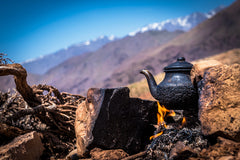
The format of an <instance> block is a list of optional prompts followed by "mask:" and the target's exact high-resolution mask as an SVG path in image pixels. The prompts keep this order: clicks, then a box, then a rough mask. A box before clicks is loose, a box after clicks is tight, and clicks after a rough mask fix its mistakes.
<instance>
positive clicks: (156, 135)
mask: <svg viewBox="0 0 240 160" xmlns="http://www.w3.org/2000/svg"><path fill="white" fill-rule="evenodd" d="M162 134H163V131H161V132H160V133H158V134H155V135H153V136H151V137H150V138H149V139H150V140H152V139H154V138H157V137H158V136H160V135H162Z"/></svg>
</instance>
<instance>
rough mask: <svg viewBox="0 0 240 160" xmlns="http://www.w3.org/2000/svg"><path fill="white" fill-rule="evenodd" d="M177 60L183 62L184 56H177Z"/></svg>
mask: <svg viewBox="0 0 240 160" xmlns="http://www.w3.org/2000/svg"><path fill="white" fill-rule="evenodd" d="M177 61H179V62H184V61H185V58H184V57H179V58H178V59H177Z"/></svg>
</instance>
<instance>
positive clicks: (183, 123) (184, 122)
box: [182, 117, 187, 126]
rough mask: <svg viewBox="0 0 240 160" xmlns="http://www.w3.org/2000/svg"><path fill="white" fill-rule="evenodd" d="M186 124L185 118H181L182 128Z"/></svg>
mask: <svg viewBox="0 0 240 160" xmlns="http://www.w3.org/2000/svg"><path fill="white" fill-rule="evenodd" d="M186 123H187V121H186V118H185V117H183V119H182V126H184V125H185V124H186Z"/></svg>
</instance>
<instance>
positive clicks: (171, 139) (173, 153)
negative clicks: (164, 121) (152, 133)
mask: <svg viewBox="0 0 240 160" xmlns="http://www.w3.org/2000/svg"><path fill="white" fill-rule="evenodd" d="M157 130H159V129H157ZM162 131H163V134H162V135H160V136H159V137H157V138H155V139H154V140H153V141H152V143H151V144H150V145H148V148H147V156H146V157H145V158H144V159H165V160H168V159H169V160H171V159H187V158H188V157H190V156H191V157H195V156H197V155H198V154H199V153H200V151H201V150H202V149H203V148H206V147H207V145H208V141H207V139H205V138H204V137H203V135H202V133H201V128H200V125H197V126H196V127H194V128H186V127H184V128H178V129H176V127H174V126H168V128H167V129H162Z"/></svg>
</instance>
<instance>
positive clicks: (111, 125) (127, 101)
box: [88, 87, 157, 154]
mask: <svg viewBox="0 0 240 160" xmlns="http://www.w3.org/2000/svg"><path fill="white" fill-rule="evenodd" d="M100 91H101V93H103V92H104V93H103V95H104V96H100V97H101V100H99V101H98V104H95V105H99V104H100V106H101V109H100V113H99V115H98V118H97V120H96V122H95V125H94V128H93V130H92V134H93V137H94V139H93V141H92V143H91V144H90V146H89V148H90V149H91V148H94V147H99V148H103V149H119V148H121V149H123V150H125V151H126V152H127V153H129V154H133V153H138V152H139V151H141V150H144V148H145V146H146V145H147V144H148V143H149V137H150V136H151V135H152V134H153V132H154V129H155V128H154V127H153V125H152V124H156V123H157V118H156V113H157V105H156V102H153V101H146V100H141V99H138V98H129V89H128V88H126V87H125V88H117V89H99V92H100ZM95 96H97V97H99V95H98V94H94V93H93V94H91V96H88V97H95Z"/></svg>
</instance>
